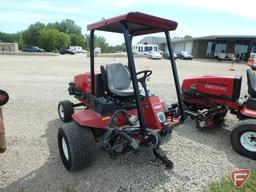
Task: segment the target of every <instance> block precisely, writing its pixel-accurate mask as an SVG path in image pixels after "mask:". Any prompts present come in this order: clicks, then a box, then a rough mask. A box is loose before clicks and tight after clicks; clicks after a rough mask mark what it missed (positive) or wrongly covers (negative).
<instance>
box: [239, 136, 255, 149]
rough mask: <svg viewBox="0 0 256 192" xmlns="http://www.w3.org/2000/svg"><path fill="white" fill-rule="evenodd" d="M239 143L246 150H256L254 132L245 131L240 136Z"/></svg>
mask: <svg viewBox="0 0 256 192" xmlns="http://www.w3.org/2000/svg"><path fill="white" fill-rule="evenodd" d="M240 143H241V145H242V146H243V147H244V148H245V149H246V150H248V151H251V152H256V132H253V131H247V132H245V133H243V134H242V135H241V137H240Z"/></svg>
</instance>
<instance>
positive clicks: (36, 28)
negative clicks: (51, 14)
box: [22, 22, 45, 46]
mask: <svg viewBox="0 0 256 192" xmlns="http://www.w3.org/2000/svg"><path fill="white" fill-rule="evenodd" d="M44 28H45V25H44V24H43V23H40V22H37V23H35V24H32V25H30V26H29V27H28V29H27V30H25V31H24V32H23V35H22V36H23V41H24V43H25V45H26V46H39V39H38V38H39V33H40V31H41V30H42V29H44Z"/></svg>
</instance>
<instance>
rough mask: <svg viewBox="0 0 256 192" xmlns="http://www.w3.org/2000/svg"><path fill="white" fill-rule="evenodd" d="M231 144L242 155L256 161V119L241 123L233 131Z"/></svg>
mask: <svg viewBox="0 0 256 192" xmlns="http://www.w3.org/2000/svg"><path fill="white" fill-rule="evenodd" d="M231 144H232V147H233V149H234V150H235V151H236V152H237V153H239V154H240V155H243V156H245V157H248V158H251V159H254V160H256V119H246V120H243V121H240V122H239V123H238V124H237V125H236V126H235V127H234V128H233V130H232V131H231Z"/></svg>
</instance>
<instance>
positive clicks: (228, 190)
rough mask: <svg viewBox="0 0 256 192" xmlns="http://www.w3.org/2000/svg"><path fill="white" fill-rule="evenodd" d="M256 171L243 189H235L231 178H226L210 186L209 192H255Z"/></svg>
mask: <svg viewBox="0 0 256 192" xmlns="http://www.w3.org/2000/svg"><path fill="white" fill-rule="evenodd" d="M255 191H256V171H252V173H251V176H250V178H249V179H248V181H247V182H246V183H245V185H244V186H243V187H242V188H241V189H237V188H235V186H234V184H233V182H232V181H231V178H230V177H224V178H223V179H222V181H220V182H216V183H212V184H210V185H209V189H208V192H255Z"/></svg>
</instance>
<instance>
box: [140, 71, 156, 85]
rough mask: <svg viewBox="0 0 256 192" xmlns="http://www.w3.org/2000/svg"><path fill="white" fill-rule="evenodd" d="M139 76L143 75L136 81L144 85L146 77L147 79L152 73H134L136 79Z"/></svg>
mask: <svg viewBox="0 0 256 192" xmlns="http://www.w3.org/2000/svg"><path fill="white" fill-rule="evenodd" d="M141 74H143V76H142V77H139V78H137V80H138V81H139V82H141V83H144V82H145V81H146V79H147V77H149V76H150V75H151V74H152V71H151V70H144V71H140V72H138V73H136V75H137V77H138V76H139V75H141Z"/></svg>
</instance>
